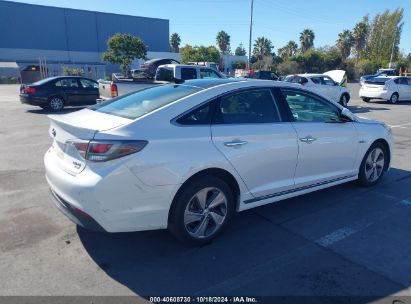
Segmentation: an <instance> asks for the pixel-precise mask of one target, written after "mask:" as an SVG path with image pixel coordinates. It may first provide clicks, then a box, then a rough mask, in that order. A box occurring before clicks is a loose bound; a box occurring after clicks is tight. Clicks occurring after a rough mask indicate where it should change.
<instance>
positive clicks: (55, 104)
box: [49, 97, 64, 111]
mask: <svg viewBox="0 0 411 304" xmlns="http://www.w3.org/2000/svg"><path fill="white" fill-rule="evenodd" d="M49 105H50V109H52V110H53V111H59V110H61V109H63V107H64V102H63V100H62V99H61V98H59V97H53V98H51V99H50V102H49Z"/></svg>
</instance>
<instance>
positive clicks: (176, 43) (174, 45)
mask: <svg viewBox="0 0 411 304" xmlns="http://www.w3.org/2000/svg"><path fill="white" fill-rule="evenodd" d="M180 43H181V38H180V36H179V35H178V34H177V33H172V34H171V36H170V47H171V51H172V52H173V53H178V52H179V47H180Z"/></svg>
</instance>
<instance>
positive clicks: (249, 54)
mask: <svg viewBox="0 0 411 304" xmlns="http://www.w3.org/2000/svg"><path fill="white" fill-rule="evenodd" d="M253 6H254V0H251V16H250V42H249V44H248V70H250V65H251V39H252V33H253Z"/></svg>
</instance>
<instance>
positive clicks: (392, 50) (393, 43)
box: [388, 29, 397, 69]
mask: <svg viewBox="0 0 411 304" xmlns="http://www.w3.org/2000/svg"><path fill="white" fill-rule="evenodd" d="M395 40H397V29H395V33H394V39H393V41H392V48H391V57H390V63H389V64H388V68H390V69H391V68H392V65H393V63H392V57H394V45H395Z"/></svg>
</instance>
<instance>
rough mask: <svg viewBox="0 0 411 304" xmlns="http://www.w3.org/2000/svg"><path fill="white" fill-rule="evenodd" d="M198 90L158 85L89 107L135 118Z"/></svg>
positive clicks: (179, 86) (97, 110) (171, 85)
mask: <svg viewBox="0 0 411 304" xmlns="http://www.w3.org/2000/svg"><path fill="white" fill-rule="evenodd" d="M200 90H201V89H200V88H196V87H191V86H185V85H174V84H168V85H160V86H155V87H151V88H147V89H144V90H141V91H138V92H136V93H132V94H129V95H124V96H121V97H119V98H115V99H111V100H108V101H106V102H102V103H100V104H96V105H94V106H91V107H90V108H89V109H91V110H94V111H96V112H102V113H106V114H111V115H115V116H120V117H124V118H129V119H136V118H139V117H140V116H143V115H145V114H148V113H150V112H152V111H154V110H156V109H159V108H161V107H163V106H165V105H167V104H169V103H172V102H174V101H176V100H178V99H180V98H183V97H186V96H188V95H191V94H193V93H195V92H198V91H200Z"/></svg>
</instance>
